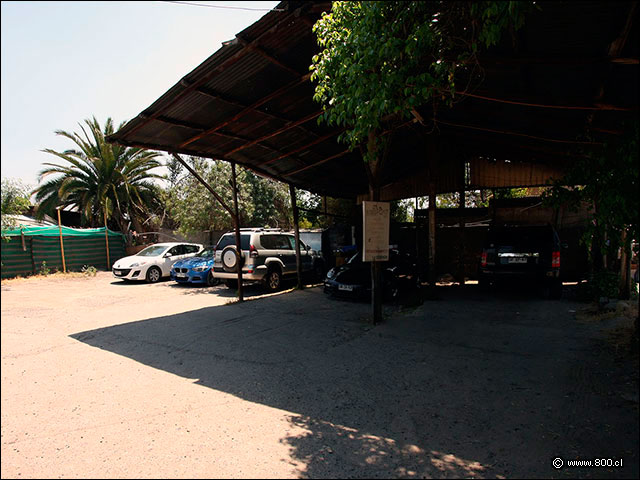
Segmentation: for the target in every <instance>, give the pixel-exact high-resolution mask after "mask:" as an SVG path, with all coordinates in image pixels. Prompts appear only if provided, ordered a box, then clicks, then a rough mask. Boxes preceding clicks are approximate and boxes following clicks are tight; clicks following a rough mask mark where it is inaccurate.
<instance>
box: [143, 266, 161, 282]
mask: <svg viewBox="0 0 640 480" xmlns="http://www.w3.org/2000/svg"><path fill="white" fill-rule="evenodd" d="M161 278H162V271H161V270H160V269H159V268H158V267H149V270H147V282H149V283H157V282H159V281H160V279H161Z"/></svg>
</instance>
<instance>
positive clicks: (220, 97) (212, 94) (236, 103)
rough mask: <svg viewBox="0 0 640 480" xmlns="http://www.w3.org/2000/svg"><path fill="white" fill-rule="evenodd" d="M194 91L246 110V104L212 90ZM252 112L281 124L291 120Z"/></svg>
mask: <svg viewBox="0 0 640 480" xmlns="http://www.w3.org/2000/svg"><path fill="white" fill-rule="evenodd" d="M195 91H196V92H197V93H200V94H202V95H205V96H207V97H210V98H214V99H216V100H220V101H221V102H224V103H228V104H229V105H233V106H234V107H238V108H242V109H244V108H247V104H246V103H242V102H239V101H237V100H233V99H232V98H229V97H227V96H226V95H221V94H219V93H217V92H215V91H213V90H212V89H210V88H207V87H198V88H197V89H196V90H195ZM254 111H255V112H258V113H259V114H261V115H264V116H266V117H269V118H272V119H274V120H279V121H281V122H286V123H291V122H292V120H291V119H290V118H285V117H281V116H279V115H275V114H273V113H271V112H268V111H267V110H264V109H260V108H255V109H254ZM265 123H266V122H264V121H263V122H260V123H257V124H254V127H257V126H261V125H264V124H265ZM305 132H307V133H309V134H311V135H315V134H314V133H313V132H311V131H309V130H306V129H305Z"/></svg>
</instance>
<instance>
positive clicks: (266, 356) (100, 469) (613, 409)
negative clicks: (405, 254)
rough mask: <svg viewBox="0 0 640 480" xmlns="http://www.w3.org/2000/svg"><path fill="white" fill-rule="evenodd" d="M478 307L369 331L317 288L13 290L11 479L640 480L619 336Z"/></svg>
mask: <svg viewBox="0 0 640 480" xmlns="http://www.w3.org/2000/svg"><path fill="white" fill-rule="evenodd" d="M476 290H477V289H475V288H474V286H469V287H467V288H464V289H460V288H444V287H443V288H441V289H439V290H438V295H439V297H440V300H432V301H428V302H426V303H424V305H422V306H420V307H415V308H404V309H402V308H400V307H399V306H395V305H388V306H386V307H385V313H386V316H387V321H386V323H385V324H383V325H379V326H376V327H372V326H370V325H368V324H367V323H366V321H365V320H366V318H367V315H368V312H369V307H368V305H366V304H363V303H356V302H349V301H341V300H336V299H328V298H325V295H324V294H323V293H322V291H321V289H320V288H310V289H306V290H303V291H293V292H285V293H282V294H276V295H268V296H265V295H261V291H260V289H259V288H258V287H252V286H249V287H247V292H246V293H247V295H248V297H249V298H250V299H251V301H248V302H245V303H243V304H227V303H228V302H230V301H231V300H233V299H234V295H233V292H231V291H229V290H227V289H226V288H225V287H211V288H202V287H185V286H181V285H175V284H174V283H173V282H161V283H159V284H155V285H147V284H136V283H132V284H125V283H122V282H121V281H119V280H115V279H113V278H112V276H111V275H110V274H109V273H107V272H99V273H98V275H97V276H96V277H92V278H86V277H76V278H69V277H65V278H63V277H60V276H49V277H43V278H32V279H23V280H20V279H19V280H14V281H3V282H2V404H1V407H2V408H1V415H2V451H1V453H2V478H63V477H72V478H247V477H251V478H301V477H302V478H344V477H358V478H390V477H395V478H412V477H415V478H458V477H474V478H510V477H514V478H533V477H536V478H589V477H594V478H602V477H608V478H638V473H639V470H638V385H637V365H633V364H631V365H630V364H629V361H628V360H627V359H626V357H624V356H620V355H619V353H620V352H615V351H613V350H612V347H610V346H609V345H610V344H609V343H607V342H605V341H604V338H605V335H604V333H603V332H602V329H603V328H604V327H614V326H616V322H619V321H620V319H619V317H615V316H614V317H611V316H609V317H607V319H606V320H603V321H601V322H597V323H596V322H584V321H582V322H581V321H578V320H577V319H576V313H575V312H576V311H580V309H582V308H584V304H580V303H576V302H574V301H572V300H569V299H563V300H561V301H544V300H541V299H539V298H537V297H536V296H533V295H528V294H523V293H518V292H513V291H511V292H497V293H492V294H489V295H487V294H484V295H481V294H480V293H479V292H477V291H476ZM635 362H637V357H636V359H635ZM634 368H635V369H634ZM556 457H561V458H563V460H564V462H565V467H564V468H562V469H554V468H553V466H552V463H551V462H552V460H553V459H554V458H556ZM589 458H612V459H615V460H618V459H622V460H623V467H622V468H598V469H596V468H594V469H586V468H570V467H567V466H566V462H567V461H568V460H574V459H589Z"/></svg>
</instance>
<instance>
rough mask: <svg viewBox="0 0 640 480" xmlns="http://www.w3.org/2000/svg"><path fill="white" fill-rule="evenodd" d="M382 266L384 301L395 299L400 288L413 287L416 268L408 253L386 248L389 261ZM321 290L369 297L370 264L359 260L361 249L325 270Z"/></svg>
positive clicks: (355, 296) (364, 297)
mask: <svg viewBox="0 0 640 480" xmlns="http://www.w3.org/2000/svg"><path fill="white" fill-rule="evenodd" d="M383 265H384V266H383V270H382V286H383V293H384V298H385V299H386V300H396V299H397V298H398V297H399V296H400V294H401V293H402V292H403V291H406V290H409V289H411V288H413V287H414V286H416V284H417V283H416V282H417V273H416V272H417V268H416V265H415V263H414V262H413V261H412V259H411V257H410V256H409V255H407V254H403V253H401V252H400V251H398V250H397V249H390V250H389V261H387V262H384V264H383ZM324 292H325V293H327V294H330V295H335V296H341V297H351V298H360V299H368V298H370V296H371V263H369V262H363V261H362V252H357V253H355V254H354V255H352V256H351V258H349V260H347V262H346V263H344V264H343V265H340V266H338V267H335V268H332V269H331V270H329V272H327V276H326V278H325V281H324Z"/></svg>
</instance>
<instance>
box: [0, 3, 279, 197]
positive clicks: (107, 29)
mask: <svg viewBox="0 0 640 480" xmlns="http://www.w3.org/2000/svg"><path fill="white" fill-rule="evenodd" d="M190 3H197V4H207V5H215V6H221V7H225V8H210V7H202V6H194V5H185V4H177V3H172V2H162V1H148V2H16V1H2V6H1V8H2V12H1V13H2V16H1V20H2V33H1V34H2V55H1V63H2V82H1V88H2V103H1V105H0V107H1V110H2V124H1V128H2V156H1V157H0V160H1V166H2V178H3V179H4V178H13V179H19V180H22V182H23V183H25V184H26V185H28V186H30V187H35V186H37V184H38V183H37V175H38V172H39V171H40V170H41V169H42V168H43V167H42V163H44V162H55V163H57V162H58V159H57V158H56V157H54V156H53V155H48V154H46V153H43V152H41V151H40V150H42V149H44V148H52V149H54V150H58V151H62V150H65V149H68V148H73V147H74V146H75V144H73V143H72V142H71V141H69V140H67V139H64V138H62V137H59V136H57V135H55V133H54V131H55V130H66V131H69V132H73V131H79V127H78V123H79V122H83V121H84V119H86V118H91V117H92V116H94V115H95V117H96V118H97V119H98V121H99V123H100V125H101V126H103V125H104V122H105V120H106V118H107V117H111V118H112V119H113V120H114V123H115V124H116V126H117V125H119V124H120V123H121V122H122V121H124V120H129V119H131V118H133V117H135V116H136V115H137V114H138V113H140V112H141V111H142V110H144V109H145V108H147V107H148V106H149V105H151V104H152V103H153V102H154V101H155V100H156V99H157V98H158V97H160V96H161V95H162V94H163V93H165V92H166V91H167V90H168V89H169V88H171V87H172V86H173V85H174V84H176V83H177V82H178V81H179V80H180V79H181V78H182V77H183V76H184V75H186V74H187V73H189V72H190V71H191V70H193V69H194V68H195V67H197V66H198V65H199V64H200V63H202V62H203V61H204V60H205V59H206V58H208V57H209V56H210V55H211V54H213V53H214V52H216V51H217V50H218V49H219V48H220V47H221V43H222V42H223V41H227V40H231V39H233V38H234V37H235V34H236V33H238V32H240V31H242V30H243V29H245V28H246V27H248V26H249V25H251V24H253V23H254V22H255V21H257V20H259V19H260V18H261V17H262V16H263V15H265V14H266V13H267V10H268V9H271V8H275V7H276V6H277V4H278V3H279V2H277V1H269V2H267V1H264V2H248V1H233V2H230V1H204V0H190ZM230 7H234V8H230ZM239 8H243V9H264V10H260V11H257V10H240V9H239ZM61 162H62V161H61Z"/></svg>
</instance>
